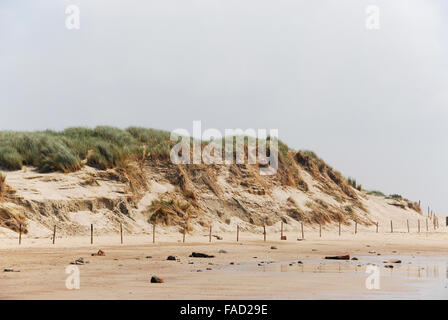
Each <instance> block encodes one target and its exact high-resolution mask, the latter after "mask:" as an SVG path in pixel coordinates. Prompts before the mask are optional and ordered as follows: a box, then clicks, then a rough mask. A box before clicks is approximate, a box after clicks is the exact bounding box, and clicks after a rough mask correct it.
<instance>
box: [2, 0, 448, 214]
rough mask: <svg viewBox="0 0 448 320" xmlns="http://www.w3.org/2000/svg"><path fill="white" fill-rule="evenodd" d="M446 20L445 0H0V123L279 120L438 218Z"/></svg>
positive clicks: (376, 185)
mask: <svg viewBox="0 0 448 320" xmlns="http://www.w3.org/2000/svg"><path fill="white" fill-rule="evenodd" d="M70 4H75V5H78V6H79V8H80V10H81V29H80V30H67V29H66V27H65V19H66V14H65V7H66V6H67V5H70ZM367 5H377V6H378V7H379V8H380V29H379V30H367V29H366V27H365V19H366V13H365V9H366V6H367ZM447 30H448V4H445V3H444V1H443V0H439V1H437V0H383V1H376V0H371V1H364V0H337V1H334V0H312V1H310V0H303V1H300V0H145V1H141V0H138V1H137V0H120V1H119V0H77V1H76V0H73V1H61V0H39V1H29V0H28V1H25V0H1V2H0V89H1V94H0V110H1V114H2V116H1V117H0V130H5V129H11V130H36V129H47V128H50V129H63V128H66V127H69V126H96V125H102V124H107V125H114V126H119V127H127V126H131V125H138V126H144V127H154V128H161V129H166V130H172V129H175V128H186V129H189V130H191V126H192V121H193V120H202V123H203V126H205V127H208V128H211V127H213V128H218V129H221V130H223V129H224V128H267V129H269V128H278V129H279V136H280V139H282V140H283V141H285V142H286V143H287V144H288V145H289V146H290V147H293V148H296V149H311V150H314V151H315V152H317V153H318V154H319V155H320V156H321V157H322V158H323V159H324V160H326V161H327V162H328V163H329V164H330V165H332V166H333V167H335V168H336V169H338V170H340V171H341V172H342V173H343V174H344V175H345V176H353V177H355V178H356V179H357V180H358V182H360V183H362V184H363V186H364V187H366V188H370V189H378V190H381V191H383V192H385V193H400V194H403V195H404V196H406V197H408V198H410V199H412V200H416V201H418V200H422V202H423V206H424V208H426V206H427V205H428V204H430V205H431V206H432V208H434V209H435V210H436V211H438V212H439V213H447V214H448V203H447V202H448V201H447V196H446V194H447V191H448V188H447V180H448V148H447V139H446V135H447V127H448V126H447V122H448V104H447V103H448V90H447V85H448V81H447V80H448V59H447V58H448V55H447V53H448V36H447V35H448V33H447Z"/></svg>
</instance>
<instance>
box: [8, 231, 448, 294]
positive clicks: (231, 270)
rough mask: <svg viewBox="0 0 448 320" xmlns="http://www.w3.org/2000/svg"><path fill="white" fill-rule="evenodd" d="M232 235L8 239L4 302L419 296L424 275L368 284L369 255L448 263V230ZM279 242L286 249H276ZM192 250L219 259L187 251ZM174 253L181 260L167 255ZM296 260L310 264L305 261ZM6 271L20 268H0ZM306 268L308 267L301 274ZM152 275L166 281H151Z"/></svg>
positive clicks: (372, 257)
mask: <svg viewBox="0 0 448 320" xmlns="http://www.w3.org/2000/svg"><path fill="white" fill-rule="evenodd" d="M439 230H441V229H439ZM441 231H442V230H441ZM233 237H234V235H231V234H228V235H227V234H226V235H224V240H223V241H217V240H213V242H212V243H211V244H210V243H207V237H205V236H202V235H198V236H195V237H188V238H187V240H188V242H187V243H185V244H183V243H179V242H177V241H178V240H179V239H178V237H177V236H175V237H167V236H164V237H159V238H160V239H158V240H159V241H160V242H159V243H156V244H152V243H150V242H151V239H152V238H151V236H133V237H125V244H124V245H120V244H119V238H117V236H108V237H100V238H96V239H95V244H94V245H90V244H89V241H90V238H88V237H82V238H70V239H57V243H56V245H51V244H50V242H49V239H32V241H34V242H33V243H32V242H31V239H24V242H23V244H22V245H21V246H18V245H17V244H15V243H14V241H13V240H12V239H9V240H5V241H2V245H1V246H2V247H1V249H0V268H1V270H0V299H255V298H260V299H277V298H282V299H299V298H302V299H312V298H348V299H349V298H403V297H406V298H409V297H413V298H421V297H424V296H421V294H420V293H419V292H418V291H415V288H416V287H413V284H414V282H418V281H417V280H415V279H407V280H406V279H402V278H400V277H386V278H385V280H382V282H381V289H380V290H375V291H372V290H367V289H366V287H365V279H366V277H367V276H368V275H367V274H366V273H365V266H366V264H367V262H369V261H372V259H373V260H374V261H376V262H377V263H379V264H381V263H382V262H381V261H382V260H383V259H386V257H403V256H404V257H409V259H411V257H431V256H438V257H440V256H442V257H444V256H446V257H447V261H448V254H447V243H448V234H447V233H443V232H438V233H428V234H426V233H421V234H407V233H394V234H387V233H380V234H376V233H365V234H357V235H353V234H345V235H344V234H343V235H342V236H341V237H339V236H338V235H337V233H334V232H333V233H332V234H327V235H326V236H325V237H324V238H323V239H320V238H319V237H318V234H308V237H307V239H306V240H305V241H296V240H295V238H294V237H293V235H292V234H289V235H288V240H287V241H268V242H266V243H265V242H263V241H262V240H259V237H260V236H259V235H253V234H244V235H241V240H240V243H236V242H231V241H230V239H232V238H233ZM226 239H227V240H226ZM293 239H294V240H293ZM114 243H116V244H114ZM111 244H113V245H111ZM272 245H274V246H276V247H277V248H278V249H271V246H272ZM98 249H102V250H104V251H105V252H106V256H104V257H92V256H91V253H93V252H95V251H97V250H98ZM219 250H226V251H227V253H219ZM192 251H196V252H204V253H208V254H213V255H215V256H216V257H215V258H213V259H204V258H202V259H201V258H189V257H188V255H190V254H191V252H192ZM369 251H375V252H376V253H375V254H373V253H369ZM345 252H348V253H350V254H351V255H352V256H356V257H358V258H359V261H350V262H331V261H328V260H323V259H322V258H323V257H324V256H325V255H333V254H341V253H345ZM377 253H380V254H381V256H377ZM168 255H174V256H176V257H177V258H179V260H180V261H167V260H166V258H167V256H168ZM147 256H152V258H146V257H147ZM79 257H83V258H84V260H88V261H89V263H88V264H85V265H80V266H78V267H79V270H80V283H81V286H80V289H79V290H68V289H67V288H66V286H65V281H66V278H67V276H68V275H67V274H66V273H65V268H66V267H67V266H68V265H69V262H70V261H73V260H75V259H77V258H79ZM255 257H256V258H255ZM375 259H376V260H375ZM409 259H408V260H409ZM298 260H301V261H302V262H303V263H304V266H300V265H297V261H298ZM262 261H264V262H266V261H274V262H283V263H294V266H292V267H290V269H289V270H286V269H284V268H283V267H281V266H279V265H276V264H272V265H267V266H263V265H266V264H263V263H261V262H262ZM189 262H193V264H189ZM231 262H234V263H235V264H234V265H231V264H230V263H231ZM405 262H406V261H403V263H405ZM409 262H410V261H409ZM209 263H212V264H211V265H209ZM260 263H261V264H262V266H259V265H258V264H260ZM321 263H323V266H337V267H338V268H341V266H342V268H345V266H350V267H349V269H350V270H351V272H348V273H342V274H341V273H338V272H323V273H319V272H316V270H317V269H316V265H317V266H319V264H321ZM332 263H333V264H332ZM273 266H274V267H273ZM275 266H276V267H275ZM358 266H359V267H358ZM5 268H10V269H14V270H20V272H2V271H3V269H5ZM207 268H211V269H212V270H206V269H207ZM300 268H302V272H300V270H301V269H300ZM303 268H305V270H308V271H305V272H303ZM307 268H308V269H307ZM313 268H314V269H313ZM197 270H201V272H197ZM354 270H356V272H355V271H354ZM285 271H291V272H285ZM408 271H409V270H408ZM387 272H389V271H388V270H386V269H382V276H383V275H385V276H387ZM152 275H158V276H160V277H162V278H163V279H165V281H166V282H165V283H164V284H151V283H150V282H149V280H150V278H151V276H152ZM417 284H418V283H417ZM446 290H447V292H448V289H446ZM414 291H415V292H414ZM403 294H405V295H403ZM447 297H448V296H447Z"/></svg>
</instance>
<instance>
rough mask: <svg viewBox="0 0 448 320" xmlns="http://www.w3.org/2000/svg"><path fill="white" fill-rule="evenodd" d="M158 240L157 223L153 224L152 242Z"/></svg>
mask: <svg viewBox="0 0 448 320" xmlns="http://www.w3.org/2000/svg"><path fill="white" fill-rule="evenodd" d="M155 242H156V224H155V223H154V224H153V225H152V243H155Z"/></svg>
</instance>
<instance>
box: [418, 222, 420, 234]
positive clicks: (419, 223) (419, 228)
mask: <svg viewBox="0 0 448 320" xmlns="http://www.w3.org/2000/svg"><path fill="white" fill-rule="evenodd" d="M418 233H420V219H418Z"/></svg>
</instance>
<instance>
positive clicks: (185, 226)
mask: <svg viewBox="0 0 448 320" xmlns="http://www.w3.org/2000/svg"><path fill="white" fill-rule="evenodd" d="M186 233H187V224H186V223H185V224H184V234H183V237H182V242H183V243H185V234H186Z"/></svg>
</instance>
